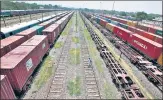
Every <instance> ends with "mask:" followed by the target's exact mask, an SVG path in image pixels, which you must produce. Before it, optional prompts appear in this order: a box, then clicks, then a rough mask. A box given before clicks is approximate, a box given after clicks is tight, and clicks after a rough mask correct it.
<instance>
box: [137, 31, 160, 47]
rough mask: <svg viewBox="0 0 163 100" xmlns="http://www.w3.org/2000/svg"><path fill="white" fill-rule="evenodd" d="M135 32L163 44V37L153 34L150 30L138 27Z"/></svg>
mask: <svg viewBox="0 0 163 100" xmlns="http://www.w3.org/2000/svg"><path fill="white" fill-rule="evenodd" d="M135 33H137V34H139V35H141V36H143V37H145V38H148V39H150V40H152V41H155V42H157V43H159V44H162V37H161V36H158V35H156V34H152V33H150V32H146V31H144V30H141V29H137V28H135Z"/></svg>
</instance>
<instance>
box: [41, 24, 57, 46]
mask: <svg viewBox="0 0 163 100" xmlns="http://www.w3.org/2000/svg"><path fill="white" fill-rule="evenodd" d="M57 28H58V29H57ZM58 30H59V31H60V28H59V25H57V24H52V25H50V26H49V27H47V28H46V29H44V30H43V31H42V34H44V35H47V37H48V42H49V44H50V47H51V46H52V45H53V44H54V40H55V39H56V35H57V34H58Z"/></svg>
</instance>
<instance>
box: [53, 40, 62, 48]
mask: <svg viewBox="0 0 163 100" xmlns="http://www.w3.org/2000/svg"><path fill="white" fill-rule="evenodd" d="M62 46H63V42H61V41H57V42H56V43H55V45H54V48H61V47H62Z"/></svg>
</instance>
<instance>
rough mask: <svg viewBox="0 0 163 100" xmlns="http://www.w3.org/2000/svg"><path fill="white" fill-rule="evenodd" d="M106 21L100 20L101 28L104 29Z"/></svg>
mask: <svg viewBox="0 0 163 100" xmlns="http://www.w3.org/2000/svg"><path fill="white" fill-rule="evenodd" d="M106 23H107V22H106V21H105V20H103V19H100V25H101V26H103V27H105V26H106Z"/></svg>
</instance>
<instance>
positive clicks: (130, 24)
mask: <svg viewBox="0 0 163 100" xmlns="http://www.w3.org/2000/svg"><path fill="white" fill-rule="evenodd" d="M127 25H128V26H132V27H135V26H136V22H132V21H127Z"/></svg>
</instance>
